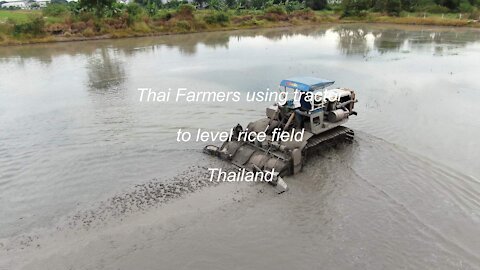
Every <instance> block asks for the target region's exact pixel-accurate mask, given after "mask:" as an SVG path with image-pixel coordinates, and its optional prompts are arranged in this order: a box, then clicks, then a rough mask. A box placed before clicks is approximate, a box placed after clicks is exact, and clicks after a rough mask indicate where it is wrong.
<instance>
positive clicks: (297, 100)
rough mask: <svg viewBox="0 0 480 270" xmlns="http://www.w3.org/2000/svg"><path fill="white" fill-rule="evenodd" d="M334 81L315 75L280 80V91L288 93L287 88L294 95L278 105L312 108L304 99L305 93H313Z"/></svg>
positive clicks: (304, 108)
mask: <svg viewBox="0 0 480 270" xmlns="http://www.w3.org/2000/svg"><path fill="white" fill-rule="evenodd" d="M334 83H335V81H332V80H327V79H320V78H315V77H293V78H290V79H285V80H282V81H281V82H280V87H281V89H280V91H282V92H285V94H286V95H288V90H289V89H290V90H293V92H294V96H293V98H292V99H288V100H287V101H286V103H285V104H280V105H283V106H287V107H288V108H290V109H296V108H300V109H302V110H305V111H310V110H312V109H314V108H313V104H312V103H311V102H308V101H306V100H305V97H306V95H313V94H314V92H317V91H319V90H323V89H325V88H326V87H328V86H330V85H332V84H334Z"/></svg>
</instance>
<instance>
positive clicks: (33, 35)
mask: <svg viewBox="0 0 480 270" xmlns="http://www.w3.org/2000/svg"><path fill="white" fill-rule="evenodd" d="M477 1H479V2H477ZM329 3H330V4H329ZM479 3H480V0H342V2H327V1H326V0H303V1H284V0H269V1H265V0H209V1H206V0H195V1H194V2H192V3H191V4H189V3H187V2H180V1H178V0H172V1H169V2H167V3H162V2H161V1H160V0H135V2H132V3H129V4H123V3H119V2H116V1H115V0H79V2H69V3H67V2H60V1H55V2H53V3H51V4H48V5H47V6H46V7H45V8H43V9H41V10H0V44H7V45H8V44H22V43H31V42H48V41H63V40H82V39H92V38H116V37H128V36H146V35H158V34H170V33H186V32H200V31H215V30H223V29H225V30H226V29H241V28H257V27H276V26H290V25H301V24H313V23H321V22H356V21H362V22H386V23H404V24H431V25H448V26H467V25H469V26H478V25H479V23H478V19H479V17H480V12H479V10H478V5H479Z"/></svg>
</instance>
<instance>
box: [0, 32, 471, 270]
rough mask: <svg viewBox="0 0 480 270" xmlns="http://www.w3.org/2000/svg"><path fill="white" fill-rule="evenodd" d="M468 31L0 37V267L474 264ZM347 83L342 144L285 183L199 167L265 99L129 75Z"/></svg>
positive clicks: (244, 88) (233, 84) (217, 83)
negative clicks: (210, 144)
mask: <svg viewBox="0 0 480 270" xmlns="http://www.w3.org/2000/svg"><path fill="white" fill-rule="evenodd" d="M478 70H480V31H478V30H472V29H465V28H438V27H428V26H415V27H414V26H392V25H363V24H352V25H325V26H321V27H302V28H288V29H263V30H248V31H232V32H217V33H200V34H188V35H178V36H163V37H151V38H138V39H121V40H104V41H91V42H90V41H89V42H77V43H63V44H60V43H58V44H45V45H32V46H21V47H4V48H0V207H1V208H0V210H1V211H0V269H480V252H479V250H480V180H479V179H480V166H479V160H480V140H479V139H478V138H480V121H478V115H480V107H479V106H478V102H479V101H480V82H479V80H478ZM296 75H307V76H308V75H310V76H317V77H323V78H328V79H332V80H335V81H336V85H337V86H342V87H349V88H352V89H355V90H356V92H357V96H358V99H359V102H358V103H357V104H356V111H358V116H357V117H352V118H351V119H350V121H349V122H348V123H347V126H349V127H351V128H352V129H354V130H355V136H356V139H355V141H354V143H353V144H351V145H346V146H342V147H340V148H338V149H331V150H327V151H325V152H323V153H321V154H320V155H318V156H316V157H314V158H313V160H309V162H308V163H307V164H306V167H305V168H304V169H303V171H302V172H301V173H300V174H298V175H295V176H292V177H287V178H286V179H285V180H286V181H287V182H288V184H289V187H290V190H289V191H288V192H286V193H284V194H280V195H277V194H276V193H275V192H274V191H273V190H272V189H271V188H270V187H269V186H268V185H263V184H259V183H257V184H250V183H222V184H212V183H210V182H209V181H208V176H207V175H206V172H207V171H206V168H207V167H209V166H213V165H212V164H214V165H215V166H222V167H223V166H225V168H228V166H229V165H227V164H224V163H223V162H221V161H217V160H214V159H213V158H211V157H209V156H205V155H204V154H202V152H201V149H202V148H203V145H204V143H199V142H193V141H192V142H188V143H177V142H176V141H175V139H176V132H177V130H178V129H179V128H182V129H185V130H192V131H193V130H196V129H198V128H202V129H206V130H212V131H221V130H226V129H229V128H231V127H232V126H234V125H236V124H237V123H241V124H243V125H246V124H247V123H248V122H249V121H252V120H256V119H258V118H260V117H262V116H263V115H264V107H265V106H267V105H269V103H268V102H265V103H249V102H228V103H214V104H213V103H212V104H210V103H146V102H139V91H138V90H137V89H138V88H139V87H150V88H152V89H156V90H167V89H168V88H171V89H177V88H180V87H185V88H187V89H189V90H195V91H212V90H218V91H241V92H248V91H265V90H266V89H267V88H269V89H272V90H276V87H277V86H278V83H279V82H280V81H281V80H282V79H284V78H287V77H292V76H296Z"/></svg>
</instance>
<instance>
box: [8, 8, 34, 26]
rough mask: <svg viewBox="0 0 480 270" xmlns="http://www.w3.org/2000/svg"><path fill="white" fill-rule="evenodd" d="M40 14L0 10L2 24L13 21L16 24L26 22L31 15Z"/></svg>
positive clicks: (30, 11)
mask: <svg viewBox="0 0 480 270" xmlns="http://www.w3.org/2000/svg"><path fill="white" fill-rule="evenodd" d="M31 14H40V11H38V10H0V22H5V21H7V20H8V19H12V20H13V21H14V22H16V23H22V22H26V21H27V20H28V17H29V15H31Z"/></svg>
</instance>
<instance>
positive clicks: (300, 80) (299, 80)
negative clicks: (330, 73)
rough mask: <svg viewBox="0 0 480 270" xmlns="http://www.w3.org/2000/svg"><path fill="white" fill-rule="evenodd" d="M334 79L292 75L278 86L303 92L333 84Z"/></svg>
mask: <svg viewBox="0 0 480 270" xmlns="http://www.w3.org/2000/svg"><path fill="white" fill-rule="evenodd" d="M334 83H335V81H332V80H326V79H320V78H314V77H294V78H290V79H286V80H283V81H282V82H281V83H280V86H284V87H288V88H293V89H298V90H300V91H303V92H309V91H315V90H317V89H321V88H325V87H327V86H329V85H332V84H334Z"/></svg>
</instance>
